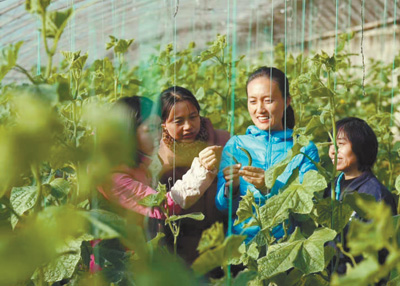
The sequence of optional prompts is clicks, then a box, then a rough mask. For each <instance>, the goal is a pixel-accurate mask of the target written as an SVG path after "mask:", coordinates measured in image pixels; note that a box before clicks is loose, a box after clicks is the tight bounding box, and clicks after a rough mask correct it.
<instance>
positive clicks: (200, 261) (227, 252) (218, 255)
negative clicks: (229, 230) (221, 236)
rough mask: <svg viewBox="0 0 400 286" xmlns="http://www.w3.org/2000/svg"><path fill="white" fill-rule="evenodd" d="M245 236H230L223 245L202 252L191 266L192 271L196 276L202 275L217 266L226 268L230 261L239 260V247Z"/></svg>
mask: <svg viewBox="0 0 400 286" xmlns="http://www.w3.org/2000/svg"><path fill="white" fill-rule="evenodd" d="M245 238H246V236H243V235H231V236H229V237H227V238H226V239H225V240H224V243H223V244H222V245H220V246H217V247H215V248H213V249H209V250H207V251H205V252H203V253H202V254H201V255H200V256H199V257H198V258H197V259H196V260H195V261H194V262H193V264H192V269H193V271H194V272H195V273H196V274H198V275H203V274H205V273H207V272H208V271H210V270H212V269H214V268H215V267H219V266H222V265H224V266H226V265H228V264H229V262H230V260H231V259H234V258H239V257H240V255H241V254H240V252H239V250H238V249H239V246H240V245H241V244H242V242H243V240H244V239H245Z"/></svg>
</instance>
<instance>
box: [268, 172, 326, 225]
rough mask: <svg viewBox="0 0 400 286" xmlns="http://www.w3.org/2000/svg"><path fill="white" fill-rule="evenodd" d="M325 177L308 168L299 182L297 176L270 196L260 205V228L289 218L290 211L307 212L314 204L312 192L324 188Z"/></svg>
mask: <svg viewBox="0 0 400 286" xmlns="http://www.w3.org/2000/svg"><path fill="white" fill-rule="evenodd" d="M326 186H327V185H326V181H325V178H324V177H323V176H322V175H320V174H318V172H317V171H315V170H310V171H308V172H307V173H306V174H304V177H303V183H302V184H300V182H299V179H298V178H297V179H296V180H295V181H294V182H292V183H291V184H290V185H289V186H288V187H287V188H286V189H285V190H284V191H283V192H282V193H280V194H278V195H276V196H273V197H271V198H270V199H268V200H267V201H266V202H265V205H263V206H262V207H260V216H261V223H262V229H269V228H271V227H273V226H275V225H277V224H279V223H282V222H284V221H285V220H286V219H288V218H289V214H290V212H293V213H298V214H309V213H310V212H311V211H312V208H313V206H314V204H313V201H312V199H313V197H314V192H318V191H321V190H324V189H325V188H326Z"/></svg>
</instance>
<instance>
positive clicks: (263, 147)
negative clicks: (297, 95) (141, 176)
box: [215, 67, 319, 242]
mask: <svg viewBox="0 0 400 286" xmlns="http://www.w3.org/2000/svg"><path fill="white" fill-rule="evenodd" d="M246 92H247V108H248V111H249V113H250V117H251V119H252V121H253V123H254V125H251V126H249V127H248V128H247V131H246V134H245V135H238V136H233V137H232V138H231V139H230V140H229V141H228V143H227V144H226V145H225V147H224V149H223V153H222V159H221V164H220V168H219V170H220V171H219V173H218V188H217V195H216V198H215V203H216V206H217V208H218V209H219V210H220V211H222V212H224V213H226V214H227V213H228V208H229V195H228V193H229V192H227V191H226V190H229V188H230V187H232V194H233V196H232V197H233V201H232V211H233V217H232V218H231V219H232V225H233V222H234V221H235V219H236V210H237V208H238V205H239V202H240V200H241V196H244V195H245V194H246V192H247V190H250V191H251V192H253V194H254V197H255V200H256V203H257V204H259V205H263V204H264V203H265V201H266V200H267V199H269V198H270V197H271V196H274V195H276V194H277V193H278V192H279V190H280V189H281V188H282V187H283V186H285V184H286V183H287V181H288V179H289V178H290V175H291V174H292V172H293V171H294V170H295V169H296V168H299V174H300V181H302V179H303V176H304V174H305V173H306V172H307V171H308V170H310V169H315V167H314V165H313V164H312V163H311V162H310V161H309V160H308V159H307V158H306V157H305V156H304V155H302V154H299V155H297V156H296V157H294V158H293V159H292V161H291V162H290V163H289V164H288V166H287V167H286V169H285V171H284V172H283V173H282V174H281V175H280V176H279V177H278V178H277V180H276V182H275V184H274V186H273V187H272V189H271V190H266V187H265V178H264V174H265V171H266V170H268V169H269V168H271V167H272V166H274V165H275V164H277V163H279V162H280V161H282V160H283V159H285V158H286V156H287V153H288V151H289V150H290V149H291V148H292V146H293V137H292V134H293V130H292V128H293V127H294V123H295V122H294V112H293V109H292V107H291V106H290V102H291V97H290V93H289V82H288V79H287V77H286V76H285V74H284V73H283V72H282V71H280V70H278V69H276V68H270V67H261V68H259V69H257V70H256V71H255V72H253V73H252V74H251V75H250V76H249V78H248V80H247V84H246ZM239 147H242V148H244V149H246V150H247V151H248V152H249V153H250V155H251V157H252V159H253V160H252V161H253V162H252V164H251V166H248V163H249V162H248V157H247V155H246V154H245V152H243V151H242V150H240V148H239ZM302 152H303V153H305V154H307V155H308V156H309V157H310V158H311V159H313V160H314V161H316V162H318V161H319V156H318V150H317V148H316V147H315V145H314V144H313V143H310V144H309V145H308V146H306V147H304V148H303V150H302ZM231 155H233V157H235V159H236V160H237V161H238V164H235V162H234V159H233V158H232V156H231ZM247 222H248V221H245V222H243V223H241V224H238V225H236V226H233V227H232V233H233V234H244V235H247V239H246V241H247V242H248V241H250V240H251V239H252V238H253V237H254V236H255V235H256V234H257V233H258V232H259V230H260V228H259V227H258V226H251V227H248V228H244V225H245V224H246V223H247ZM271 232H272V234H273V235H274V236H275V237H276V238H281V237H282V236H283V235H284V230H283V228H282V226H281V225H279V226H277V227H275V228H274V229H273V230H271Z"/></svg>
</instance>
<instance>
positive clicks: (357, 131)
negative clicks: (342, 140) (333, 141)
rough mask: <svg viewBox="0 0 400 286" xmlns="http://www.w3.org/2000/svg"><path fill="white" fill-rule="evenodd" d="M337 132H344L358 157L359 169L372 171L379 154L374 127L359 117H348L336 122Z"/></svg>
mask: <svg viewBox="0 0 400 286" xmlns="http://www.w3.org/2000/svg"><path fill="white" fill-rule="evenodd" d="M336 129H337V133H338V134H339V133H343V134H344V135H345V136H346V137H347V139H348V140H349V141H350V143H351V149H352V150H353V152H354V154H355V155H356V157H357V161H358V169H359V170H360V171H362V172H364V171H370V170H371V169H372V166H373V165H374V163H375V161H376V156H377V154H378V140H377V139H376V135H375V133H374V131H373V130H372V128H371V127H370V126H369V125H368V124H367V122H365V121H364V120H362V119H360V118H357V117H346V118H343V119H341V120H339V121H337V122H336Z"/></svg>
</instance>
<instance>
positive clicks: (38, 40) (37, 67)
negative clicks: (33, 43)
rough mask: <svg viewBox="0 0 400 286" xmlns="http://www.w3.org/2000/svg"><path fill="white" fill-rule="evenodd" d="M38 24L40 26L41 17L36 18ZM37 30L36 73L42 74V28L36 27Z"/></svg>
mask: <svg viewBox="0 0 400 286" xmlns="http://www.w3.org/2000/svg"><path fill="white" fill-rule="evenodd" d="M36 25H37V26H38V27H40V21H39V18H38V19H37V20H36ZM36 31H37V61H36V75H40V74H41V59H40V43H41V41H40V39H41V32H40V29H36Z"/></svg>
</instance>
